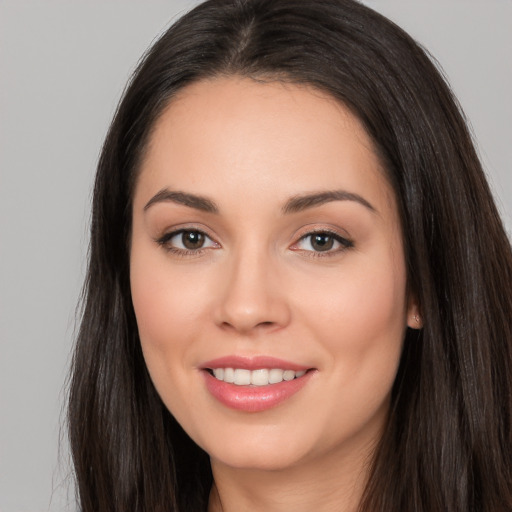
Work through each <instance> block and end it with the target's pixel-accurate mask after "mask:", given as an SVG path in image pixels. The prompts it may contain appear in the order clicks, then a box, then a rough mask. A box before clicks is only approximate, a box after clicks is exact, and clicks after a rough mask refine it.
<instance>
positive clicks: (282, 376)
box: [206, 368, 311, 386]
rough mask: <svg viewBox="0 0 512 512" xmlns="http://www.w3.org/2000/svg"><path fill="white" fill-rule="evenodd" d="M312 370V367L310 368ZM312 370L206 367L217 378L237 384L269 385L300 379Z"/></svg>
mask: <svg viewBox="0 0 512 512" xmlns="http://www.w3.org/2000/svg"><path fill="white" fill-rule="evenodd" d="M310 370H311V369H310ZM310 370H297V371H295V370H284V369H282V368H258V369H256V370H248V369H245V368H206V371H207V372H208V373H209V374H210V375H212V376H213V377H215V378H216V379H217V380H220V381H222V382H227V383H228V384H234V385H235V386H269V385H273V384H279V383H280V382H283V381H286V382H289V381H291V380H294V379H299V378H300V377H302V376H303V375H305V374H306V372H307V371H310Z"/></svg>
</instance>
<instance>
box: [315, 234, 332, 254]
mask: <svg viewBox="0 0 512 512" xmlns="http://www.w3.org/2000/svg"><path fill="white" fill-rule="evenodd" d="M311 247H312V248H313V249H314V250H315V251H319V252H321V251H329V250H330V249H332V248H333V247H334V237H332V236H331V235H329V234H327V233H315V234H314V235H311Z"/></svg>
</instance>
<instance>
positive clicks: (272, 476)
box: [208, 449, 373, 512]
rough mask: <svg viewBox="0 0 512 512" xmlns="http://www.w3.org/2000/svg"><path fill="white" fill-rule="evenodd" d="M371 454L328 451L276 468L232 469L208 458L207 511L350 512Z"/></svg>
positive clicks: (357, 497) (369, 451)
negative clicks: (209, 488) (209, 486)
mask: <svg viewBox="0 0 512 512" xmlns="http://www.w3.org/2000/svg"><path fill="white" fill-rule="evenodd" d="M372 453H373V449H371V450H363V451H360V452H359V453H358V454H357V455H353V454H352V455H351V456H349V457H340V454H337V453H331V454H329V455H328V456H327V457H322V458H321V461H320V460H317V461H315V460H311V461H301V462H300V463H298V464H296V465H295V466H293V467H291V468H286V469H276V470H257V469H240V468H232V467H229V466H226V465H224V464H222V463H221V462H220V461H216V460H212V461H211V464H212V471H213V477H214V485H213V487H212V491H211V494H210V503H209V507H208V512H289V511H290V510H293V511H294V512H310V511H311V510H315V512H334V511H336V512H356V511H357V509H358V505H359V503H360V501H361V496H362V494H363V490H364V486H365V484H366V481H367V478H368V466H369V464H368V460H369V456H370V455H371V454H372Z"/></svg>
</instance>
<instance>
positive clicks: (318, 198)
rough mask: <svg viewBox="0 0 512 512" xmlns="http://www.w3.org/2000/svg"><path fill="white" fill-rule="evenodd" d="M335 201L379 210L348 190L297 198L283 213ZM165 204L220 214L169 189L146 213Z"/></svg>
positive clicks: (205, 200)
mask: <svg viewBox="0 0 512 512" xmlns="http://www.w3.org/2000/svg"><path fill="white" fill-rule="evenodd" d="M333 201H355V202H356V203H359V204H361V205H362V206H364V207H365V208H367V209H368V210H370V211H371V212H374V213H377V210H376V209H375V208H374V207H373V206H372V205H371V204H370V203H369V202H368V201H367V200H366V199H364V198H363V197H361V196H360V195H359V194H354V193H352V192H347V191H346V190H329V191H325V192H317V193H314V194H305V195H300V196H295V197H292V198H291V199H289V200H288V201H287V202H286V204H285V205H284V206H283V208H282V211H283V213H284V214H290V213H298V212H301V211H304V210H307V209H309V208H314V207H316V206H321V205H322V204H326V203H330V202H333ZM163 202H172V203H177V204H181V205H184V206H188V207H189V208H194V209H196V210H200V211H203V212H207V213H216V214H217V213H219V208H218V206H217V205H216V204H215V203H214V202H213V201H212V200H211V199H208V198H206V197H203V196H198V195H195V194H190V193H187V192H178V191H172V190H169V189H167V188H164V189H162V190H160V191H159V192H158V193H156V194H155V195H154V196H153V197H152V198H151V199H150V200H149V201H148V202H147V203H146V206H144V211H146V210H148V208H150V207H151V206H152V205H154V204H156V203H163Z"/></svg>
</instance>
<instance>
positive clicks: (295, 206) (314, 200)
mask: <svg viewBox="0 0 512 512" xmlns="http://www.w3.org/2000/svg"><path fill="white" fill-rule="evenodd" d="M332 201H355V202H356V203H359V204H361V205H363V206H364V207H365V208H367V209H368V210H370V211H371V212H373V213H377V210H376V209H375V208H374V207H373V206H372V205H371V204H370V203H369V202H368V201H367V200H366V199H364V197H361V196H360V195H358V194H354V193H352V192H347V191H346V190H328V191H325V192H318V193H315V194H306V195H300V196H295V197H292V198H291V199H290V200H288V201H287V202H286V204H285V205H284V207H283V213H297V212H301V211H303V210H307V209H309V208H314V207H315V206H320V205H322V204H325V203H330V202H332Z"/></svg>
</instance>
